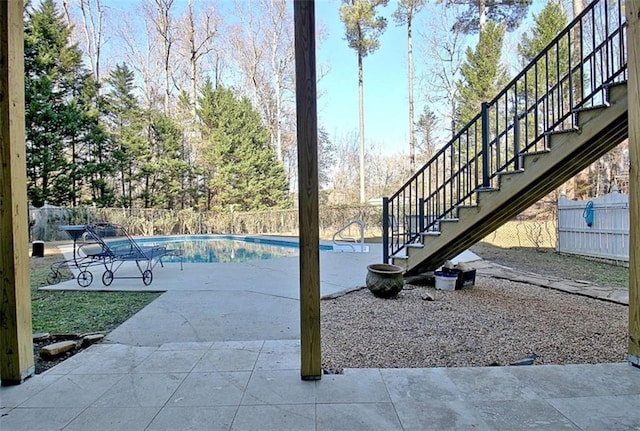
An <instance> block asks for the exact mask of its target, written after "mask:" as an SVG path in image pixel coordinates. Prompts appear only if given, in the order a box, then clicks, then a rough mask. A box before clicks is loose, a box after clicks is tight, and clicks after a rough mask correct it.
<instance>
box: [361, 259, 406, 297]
mask: <svg viewBox="0 0 640 431" xmlns="http://www.w3.org/2000/svg"><path fill="white" fill-rule="evenodd" d="M367 270H368V271H367V288H368V289H369V290H370V291H371V293H373V295H374V296H376V297H378V298H385V299H386V298H393V297H394V296H396V295H397V294H398V293H400V291H401V290H402V287H403V286H404V280H403V279H402V274H403V273H404V269H403V268H401V267H399V266H396V265H389V264H387V263H375V264H373V265H369V266H367Z"/></svg>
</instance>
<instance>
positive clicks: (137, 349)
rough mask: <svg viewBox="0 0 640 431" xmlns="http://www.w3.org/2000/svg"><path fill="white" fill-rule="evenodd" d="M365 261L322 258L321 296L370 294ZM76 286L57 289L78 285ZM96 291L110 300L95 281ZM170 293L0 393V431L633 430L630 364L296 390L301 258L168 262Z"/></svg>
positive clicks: (347, 375) (379, 373)
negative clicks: (359, 290) (99, 339)
mask: <svg viewBox="0 0 640 431" xmlns="http://www.w3.org/2000/svg"><path fill="white" fill-rule="evenodd" d="M380 255H381V253H380V250H379V245H372V246H371V251H370V252H369V253H321V272H322V274H321V281H322V286H321V289H322V294H323V295H326V294H331V293H336V292H339V291H342V290H345V289H350V288H353V287H356V286H360V285H362V284H363V283H364V277H365V274H366V266H367V265H368V264H369V263H375V262H379V260H380V259H379V257H380ZM76 287H77V284H76V283H75V281H73V280H71V281H68V282H65V283H63V284H61V285H58V286H56V288H76ZM88 289H89V290H92V289H93V290H105V289H104V287H103V286H102V285H101V284H100V282H99V280H96V281H94V283H93V285H92V286H90V287H89V288H88ZM109 289H110V290H115V289H119V290H143V289H145V290H149V289H150V290H166V292H165V293H164V294H163V295H162V296H160V297H159V298H158V299H157V300H155V301H154V302H152V303H151V304H149V305H148V306H147V307H145V308H144V309H143V310H141V311H140V312H139V313H137V314H136V315H135V316H133V317H132V318H131V319H129V320H128V321H126V322H125V323H124V324H122V325H121V326H120V327H118V328H117V329H115V330H114V331H113V332H111V333H110V334H109V335H108V337H107V339H106V340H105V342H103V343H102V344H98V345H94V346H92V347H90V348H89V349H86V350H85V351H83V352H81V353H79V354H77V355H75V356H73V357H72V358H70V359H68V360H66V361H64V362H63V363H61V364H59V365H57V366H56V367H54V368H52V369H50V370H48V371H47V372H45V373H43V374H40V375H36V376H34V377H32V378H30V379H28V380H27V381H26V382H25V383H23V384H22V385H19V386H13V387H2V388H1V389H0V415H2V416H1V417H0V429H2V430H3V431H4V430H10V431H14V430H15V431H20V430H87V429H95V430H428V429H433V430H448V429H450V430H466V429H474V430H516V429H539V430H557V429H568V430H571V429H573V430H605V429H606V430H639V429H640V369H638V368H634V367H632V366H630V365H628V364H626V363H620V364H599V365H566V366H554V365H544V366H543V365H539V366H538V365H536V366H523V367H522V366H521V367H488V368H425V369H347V370H345V372H344V374H339V375H337V374H328V375H323V376H322V380H320V381H315V382H313V381H312V382H305V381H302V380H301V379H300V343H299V332H300V328H299V310H298V309H299V302H298V297H299V292H298V259H297V257H287V258H279V259H272V260H265V261H256V262H249V263H242V264H206V265H203V264H185V267H184V270H183V271H180V268H179V265H178V264H167V265H165V268H160V267H158V268H157V269H156V270H154V281H153V283H152V285H151V286H149V287H144V285H143V284H142V281H141V280H114V282H113V284H112V285H111V286H110V287H109Z"/></svg>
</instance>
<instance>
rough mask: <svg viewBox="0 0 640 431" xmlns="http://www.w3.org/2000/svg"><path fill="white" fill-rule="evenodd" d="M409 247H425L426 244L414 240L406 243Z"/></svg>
mask: <svg viewBox="0 0 640 431" xmlns="http://www.w3.org/2000/svg"><path fill="white" fill-rule="evenodd" d="M404 246H405V247H407V248H424V244H422V243H420V242H412V243H409V244H405V245H404Z"/></svg>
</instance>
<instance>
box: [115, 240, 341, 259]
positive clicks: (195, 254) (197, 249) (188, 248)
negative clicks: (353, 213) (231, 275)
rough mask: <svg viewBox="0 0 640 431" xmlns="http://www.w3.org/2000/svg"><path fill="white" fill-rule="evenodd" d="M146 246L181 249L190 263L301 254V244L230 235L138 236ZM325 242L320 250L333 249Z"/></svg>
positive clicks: (138, 241)
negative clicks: (299, 245)
mask: <svg viewBox="0 0 640 431" xmlns="http://www.w3.org/2000/svg"><path fill="white" fill-rule="evenodd" d="M135 241H136V242H137V243H138V244H140V245H144V246H152V245H160V246H165V247H167V249H181V250H182V261H183V262H190V263H228V262H236V263H237V262H248V261H252V260H263V259H273V258H277V257H285V256H297V255H298V253H299V251H300V249H299V247H298V243H296V242H290V241H279V240H277V239H271V238H255V237H235V236H226V235H181V236H166V237H151V238H135ZM111 244H113V243H111ZM332 249H333V247H332V246H325V245H321V246H320V250H321V251H323V250H332ZM162 261H163V262H180V257H178V256H167V257H165V258H163V259H162Z"/></svg>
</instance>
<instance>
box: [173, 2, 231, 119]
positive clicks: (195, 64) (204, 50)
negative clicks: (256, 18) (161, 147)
mask: <svg viewBox="0 0 640 431" xmlns="http://www.w3.org/2000/svg"><path fill="white" fill-rule="evenodd" d="M220 26H221V22H220V17H219V16H218V14H217V12H216V10H215V9H214V8H213V7H209V8H206V9H203V10H199V11H197V15H196V13H195V12H194V6H193V0H189V2H188V4H187V10H186V12H185V14H184V15H183V16H182V18H181V19H180V23H179V26H178V30H177V34H178V41H177V42H178V46H177V47H178V51H179V52H180V54H181V55H180V57H184V58H187V59H188V72H187V75H188V79H189V96H190V106H191V112H192V115H193V117H195V115H196V100H197V99H198V82H199V80H200V78H201V76H202V69H203V66H202V62H203V60H204V59H205V58H207V56H209V55H210V54H211V53H215V52H216V43H215V42H216V38H217V37H218V35H219V29H220ZM216 76H217V74H216ZM215 84H218V82H215Z"/></svg>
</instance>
